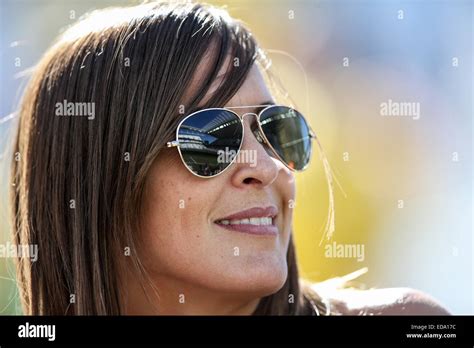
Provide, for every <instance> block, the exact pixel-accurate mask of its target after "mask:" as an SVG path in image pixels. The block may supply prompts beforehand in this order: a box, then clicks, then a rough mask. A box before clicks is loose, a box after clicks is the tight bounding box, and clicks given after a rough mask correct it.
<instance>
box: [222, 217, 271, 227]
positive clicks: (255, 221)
mask: <svg viewBox="0 0 474 348" xmlns="http://www.w3.org/2000/svg"><path fill="white" fill-rule="evenodd" d="M219 223H220V224H221V225H255V226H260V225H272V224H273V218H271V217H261V218H258V217H255V218H250V219H240V220H220V221H219Z"/></svg>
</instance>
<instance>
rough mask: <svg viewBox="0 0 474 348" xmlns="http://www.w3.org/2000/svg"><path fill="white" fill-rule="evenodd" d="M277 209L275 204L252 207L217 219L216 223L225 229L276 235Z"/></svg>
mask: <svg viewBox="0 0 474 348" xmlns="http://www.w3.org/2000/svg"><path fill="white" fill-rule="evenodd" d="M277 215H278V209H277V208H276V207H275V206H268V207H254V208H251V209H247V210H243V211H240V212H238V213H235V214H232V215H229V216H226V217H223V218H220V219H217V220H215V221H214V223H215V224H216V225H218V226H219V227H222V228H224V229H226V230H230V231H234V232H243V233H249V234H254V235H273V236H276V235H278V227H277V226H276V224H275V220H276V219H275V218H276V216H277Z"/></svg>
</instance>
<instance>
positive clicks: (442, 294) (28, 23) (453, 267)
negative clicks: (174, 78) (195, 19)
mask: <svg viewBox="0 0 474 348" xmlns="http://www.w3.org/2000/svg"><path fill="white" fill-rule="evenodd" d="M134 3H137V2H133V1H105V0H96V1H91V0H88V1H60V0H41V1H12V0H2V1H1V5H0V11H1V13H0V20H1V22H0V35H1V36H0V43H1V54H0V59H1V62H0V75H1V85H0V139H1V141H0V149H2V151H1V155H2V157H1V162H0V169H1V175H2V176H1V181H0V182H1V188H0V190H1V197H2V199H1V200H0V224H1V225H0V228H1V231H0V242H1V243H5V242H6V241H7V240H8V239H9V229H8V206H7V197H8V195H7V189H8V185H9V181H8V176H7V171H8V159H9V158H10V156H11V153H9V152H8V150H9V149H8V144H9V142H10V141H11V139H10V138H9V137H10V135H11V131H12V129H13V128H14V127H15V124H16V122H15V118H14V117H12V116H11V115H12V112H14V110H15V108H16V107H17V105H18V101H19V96H20V95H21V91H22V88H23V87H24V85H25V82H26V81H27V77H25V72H27V71H28V69H29V68H31V67H33V66H34V64H35V63H36V62H37V61H38V60H39V58H40V57H41V55H42V54H43V53H44V52H45V50H46V49H47V48H48V46H49V45H50V44H51V43H52V40H53V39H54V38H55V37H56V36H57V35H58V34H59V33H60V32H61V31H62V30H63V29H64V28H65V27H67V26H68V25H70V24H72V23H74V22H75V21H77V20H78V19H79V17H80V16H81V15H83V14H85V13H87V12H89V11H91V10H94V9H100V8H104V7H108V6H118V5H130V4H134ZM208 3H212V4H216V5H219V6H224V7H225V8H227V9H228V10H229V12H230V13H231V15H232V16H234V17H236V18H239V19H241V20H243V21H244V22H245V23H246V24H247V26H248V27H249V28H250V29H251V30H252V32H253V33H254V35H255V36H256V38H257V40H258V41H259V42H260V44H261V46H262V47H263V48H265V49H268V50H269V54H268V56H269V58H270V59H271V60H272V62H273V69H274V71H275V73H276V74H277V75H278V76H279V77H280V79H281V81H282V82H283V84H284V85H285V87H286V89H287V90H288V92H289V93H290V95H291V97H292V98H293V99H294V100H295V101H296V103H297V107H298V109H300V110H301V111H302V112H303V113H304V114H305V115H308V117H309V119H310V122H311V124H312V127H313V129H314V130H315V132H316V133H317V135H318V138H319V140H320V142H321V144H322V146H323V148H324V150H325V153H326V155H327V156H328V158H329V162H330V164H331V166H332V169H333V171H334V175H335V178H336V179H337V180H338V181H339V182H340V184H341V186H342V188H343V190H344V192H345V194H344V193H343V191H342V190H340V189H339V188H338V187H337V185H336V186H335V214H336V215H335V216H336V229H335V233H334V235H333V238H332V239H331V241H330V243H332V242H336V243H338V244H340V245H344V244H356V245H359V246H364V250H365V252H364V259H363V260H362V261H357V259H355V258H351V257H345V258H330V257H327V256H325V244H326V243H325V242H323V243H322V244H321V245H320V240H321V238H322V234H323V231H322V226H323V225H324V223H325V221H326V217H327V209H328V188H327V184H326V181H325V176H324V170H323V165H322V163H321V161H320V160H319V154H318V152H316V153H315V154H314V158H313V162H312V163H313V165H312V166H311V167H310V169H309V170H307V171H305V172H303V173H300V174H297V203H296V208H295V229H294V233H295V239H296V245H297V253H298V258H299V264H300V269H301V272H302V275H303V276H305V277H306V278H308V279H311V280H314V281H321V280H325V279H328V278H330V277H335V276H341V275H344V274H347V273H350V272H353V271H355V270H358V269H361V268H363V267H367V268H368V272H367V273H366V274H365V275H363V276H362V277H360V278H359V279H358V281H359V282H360V283H361V284H362V286H364V287H391V286H407V287H413V288H418V289H421V290H423V291H426V292H428V293H430V294H432V295H433V296H435V297H436V298H437V299H439V300H440V301H441V302H442V303H443V304H444V305H446V306H447V307H448V308H449V309H450V310H451V311H452V312H453V313H457V314H468V313H471V314H472V313H474V308H473V303H474V295H473V294H474V291H473V288H474V284H473V278H474V277H473V252H472V251H473V228H472V226H473V225H472V216H473V214H472V197H473V190H472V178H473V176H472V115H473V108H472V97H473V87H472V86H473V65H472V57H473V55H472V53H473V49H472V42H473V3H472V2H471V1H375V0H371V1H355V0H341V1H309V0H301V1H284V0H279V1H261V0H259V1H245V0H238V1H208ZM18 58H19V59H20V65H19V66H18ZM389 100H392V101H394V102H413V103H419V105H420V118H419V119H417V120H415V119H413V117H387V116H382V115H381V103H384V102H388V101H389ZM401 201H403V206H401ZM45 205H47V203H45ZM10 261H11V260H7V259H1V258H0V313H2V314H15V313H20V309H19V306H18V301H17V293H16V290H15V282H14V272H13V267H12V265H11V262H10Z"/></svg>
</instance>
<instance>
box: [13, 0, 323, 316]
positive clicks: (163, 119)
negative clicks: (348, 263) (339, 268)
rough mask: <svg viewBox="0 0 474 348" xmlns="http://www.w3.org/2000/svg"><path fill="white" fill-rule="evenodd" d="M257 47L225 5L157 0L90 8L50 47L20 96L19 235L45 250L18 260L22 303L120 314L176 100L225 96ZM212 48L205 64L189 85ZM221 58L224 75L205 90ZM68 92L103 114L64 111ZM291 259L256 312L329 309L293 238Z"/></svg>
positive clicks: (56, 310) (39, 310) (200, 101)
mask: <svg viewBox="0 0 474 348" xmlns="http://www.w3.org/2000/svg"><path fill="white" fill-rule="evenodd" d="M259 52H261V51H260V49H259V48H258V46H257V43H256V41H255V40H254V38H253V37H252V35H251V33H250V32H249V31H248V30H247V29H246V28H245V27H243V26H242V25H241V24H240V23H239V22H237V21H235V20H233V19H231V18H230V17H228V15H227V13H226V12H225V11H222V10H219V9H216V8H214V7H211V6H204V5H198V4H174V5H170V4H168V3H166V4H162V3H151V4H144V5H139V6H134V7H130V8H120V9H108V10H103V11H96V12H93V13H92V14H91V15H89V16H88V18H87V19H85V20H83V21H81V22H80V23H78V24H77V25H75V26H74V27H72V28H70V29H69V30H67V31H66V32H65V34H64V35H63V36H62V37H61V38H60V39H59V40H58V42H57V43H56V44H55V45H54V46H53V47H52V48H51V49H50V50H49V51H48V52H47V53H46V55H45V56H44V57H43V59H42V60H41V61H40V63H39V64H38V66H37V68H36V70H35V73H34V75H33V77H32V79H31V81H30V83H29V85H28V87H27V90H26V92H25V95H24V98H23V102H22V105H21V109H20V121H19V128H18V134H17V139H16V143H15V150H14V151H15V154H16V159H17V160H14V161H13V165H12V182H13V185H14V186H13V189H12V195H11V203H12V210H13V211H12V216H13V224H12V225H13V236H14V241H15V243H16V244H30V245H31V244H36V245H38V250H39V252H40V254H39V258H38V260H37V261H36V262H31V261H30V260H29V259H26V258H22V259H18V262H17V279H18V284H19V288H20V295H21V300H22V305H23V310H24V312H25V314H35V315H37V314H48V315H58V314H107V315H114V314H123V308H122V303H121V297H120V292H119V289H120V285H121V279H120V274H121V270H123V267H128V266H130V265H129V264H125V261H123V260H124V259H125V258H124V257H123V253H124V248H127V247H128V248H130V249H131V252H130V258H126V259H127V260H129V261H127V262H130V263H131V264H132V266H133V267H135V269H136V270H137V271H138V272H139V274H143V275H145V274H146V270H144V269H143V266H142V265H141V263H140V260H139V258H138V257H136V256H135V255H137V253H136V252H134V250H136V249H137V241H136V240H135V239H134V237H133V236H134V233H133V231H136V230H137V224H138V221H139V219H138V217H139V212H140V203H141V201H142V194H143V188H144V183H145V178H146V177H147V172H148V170H149V168H150V166H151V164H152V163H153V161H154V160H155V159H156V157H157V156H158V155H159V153H160V150H161V149H162V148H163V147H164V145H165V144H166V142H167V141H169V140H170V139H171V138H172V135H173V133H174V131H175V129H176V126H177V124H178V123H179V121H180V118H181V117H179V116H181V115H180V114H179V113H178V110H179V107H180V106H181V105H183V106H184V107H185V109H186V113H190V112H192V111H193V110H195V109H197V107H198V106H199V107H209V106H212V107H218V106H224V105H225V104H226V102H227V101H228V100H229V99H230V98H231V97H232V96H233V95H234V94H235V93H236V92H237V91H238V89H239V88H240V86H241V85H242V83H243V81H244V79H245V77H246V76H247V74H248V72H249V70H250V68H251V67H252V65H253V64H254V63H255V62H258V61H259V59H260V55H259ZM229 56H230V57H232V58H233V59H232V60H231V62H230V63H225V62H227V61H228V60H226V57H229ZM204 57H208V58H209V64H208V66H206V74H205V75H204V76H202V78H201V80H198V81H197V82H198V83H197V85H198V86H197V88H195V89H194V88H193V90H195V93H194V94H193V95H189V94H188V93H187V92H188V91H189V90H190V88H189V86H190V83H191V81H196V80H195V79H193V78H194V77H195V75H194V74H195V72H196V70H197V68H198V65H199V63H200V62H202V61H203V58H204ZM235 59H236V60H235ZM235 61H238V64H237V65H238V66H236V64H232V62H235ZM225 64H228V66H227V67H226V66H225ZM221 68H225V69H226V71H227V73H226V78H224V79H223V80H222V82H221V85H220V87H219V88H217V90H216V91H215V92H214V93H213V94H212V96H211V97H210V98H208V99H206V100H205V99H204V97H205V96H206V95H207V94H208V93H207V92H208V89H209V87H210V86H211V84H212V82H213V81H214V80H215V78H216V75H217V73H218V72H219V71H220V70H221ZM204 100H205V102H204ZM63 101H68V102H75V103H83V102H86V103H93V104H94V107H95V118H94V119H93V120H89V119H88V118H85V117H58V116H56V115H55V109H56V106H57V103H63ZM18 155H19V156H18ZM127 156H128V157H127ZM18 158H20V159H19V160H18ZM127 158H128V159H129V160H127ZM287 258H288V271H289V272H288V279H287V280H286V283H285V284H284V286H283V287H282V288H281V289H280V290H279V291H278V292H277V293H275V294H273V295H271V296H268V297H265V298H262V299H261V301H260V304H259V305H258V308H257V309H256V311H255V313H254V314H257V315H259V314H278V315H280V314H289V315H291V314H308V315H311V314H315V313H317V311H318V310H319V312H320V314H325V311H326V308H325V306H324V305H323V303H322V301H321V299H320V298H319V297H318V296H317V294H316V293H314V292H313V291H311V290H310V289H309V287H308V286H306V285H304V284H303V282H302V281H300V279H299V276H298V269H297V262H296V255H295V250H294V246H293V242H292V241H291V240H290V245H289V249H288V255H287ZM144 279H145V276H143V278H142V280H144ZM72 294H73V295H74V297H75V301H74V303H72V304H71V295H72Z"/></svg>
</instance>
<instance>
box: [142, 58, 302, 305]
mask: <svg viewBox="0 0 474 348" xmlns="http://www.w3.org/2000/svg"><path fill="white" fill-rule="evenodd" d="M271 100H272V96H271V94H270V92H269V91H268V89H267V87H266V85H265V82H264V79H263V77H262V75H261V73H260V70H259V68H258V67H257V66H255V65H254V67H253V68H252V70H251V72H250V74H249V75H248V77H247V79H246V81H245V82H244V84H243V85H242V87H241V88H240V90H239V91H238V93H237V94H236V95H235V96H234V97H233V98H232V99H231V100H230V101H229V103H228V104H227V105H226V106H228V107H231V106H244V105H260V104H263V103H265V102H268V101H271ZM235 110H236V112H237V113H238V114H239V115H243V114H244V113H248V112H255V110H253V109H251V108H250V109H235ZM253 122H256V117H255V116H252V115H247V116H245V117H244V127H245V129H244V134H245V136H244V139H243V144H242V149H241V150H247V151H252V152H253V155H254V160H255V161H254V162H252V163H242V162H243V161H238V162H239V163H234V164H232V165H231V166H230V167H229V168H228V169H227V170H226V171H225V172H224V173H222V174H221V175H218V176H216V177H214V178H210V179H203V178H199V177H196V176H194V175H192V174H191V173H190V172H189V171H188V170H187V169H186V168H185V167H184V165H183V163H182V162H181V159H180V156H179V153H178V151H177V149H176V148H170V149H166V150H164V151H163V152H162V153H161V154H160V155H159V156H158V158H157V160H156V161H155V163H154V165H153V166H152V168H151V171H150V172H149V176H148V178H147V184H146V193H145V199H144V211H143V212H144V215H143V222H144V223H143V226H144V229H143V230H142V231H141V233H142V236H141V238H142V245H143V247H142V248H143V249H142V250H141V251H140V254H141V256H142V257H144V263H145V267H146V268H147V269H148V271H149V272H150V275H151V277H152V279H153V280H154V282H155V283H156V285H157V287H158V288H160V284H163V283H164V282H167V285H166V287H167V288H170V284H175V286H174V288H176V289H180V290H179V291H180V293H183V292H184V294H185V295H186V293H185V292H186V289H190V288H199V289H201V290H206V291H212V292H215V293H221V294H228V295H231V296H239V297H241V298H260V297H262V296H265V295H269V294H272V293H275V292H276V291H278V290H279V289H280V288H281V287H282V286H283V284H284V282H285V280H286V277H287V263H286V252H287V248H288V243H289V238H290V231H291V226H292V208H291V207H292V205H291V204H290V203H291V201H292V200H294V195H295V182H294V176H293V174H292V172H291V171H290V170H288V169H287V168H286V167H285V165H284V164H283V163H281V162H280V161H279V160H277V159H276V158H274V157H272V156H270V155H269V153H268V152H267V151H266V149H265V148H264V146H263V145H262V144H260V143H259V142H258V141H257V140H256V138H255V136H254V135H253V133H252V132H251V130H250V125H251V124H252V123H253ZM248 153H250V152H248ZM271 207H273V209H274V212H272V211H271V210H272V209H269V210H268V211H269V212H270V215H275V216H274V217H273V220H272V221H273V222H272V223H273V225H274V227H270V228H269V230H272V229H273V230H274V231H276V233H274V234H251V233H246V232H244V231H236V230H231V229H228V228H225V227H223V226H222V225H221V224H219V223H217V222H218V221H219V220H221V219H223V218H225V217H228V216H231V215H234V214H236V213H239V212H242V211H245V210H248V209H250V208H271ZM251 214H252V213H251ZM254 215H256V216H255V217H258V214H254ZM265 216H267V215H265ZM249 218H250V217H249ZM260 221H261V220H260ZM224 223H225V222H224ZM254 223H255V220H254ZM267 223H268V220H267ZM257 229H258V227H257ZM177 291H178V290H177Z"/></svg>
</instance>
